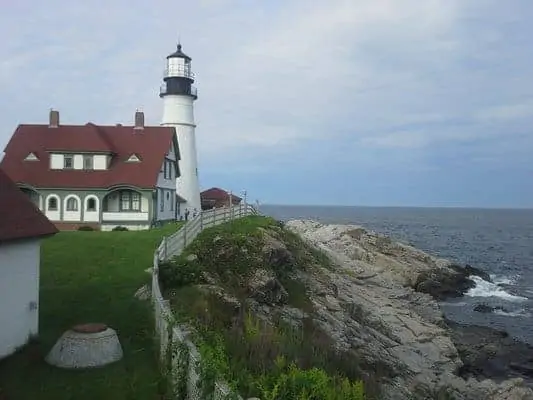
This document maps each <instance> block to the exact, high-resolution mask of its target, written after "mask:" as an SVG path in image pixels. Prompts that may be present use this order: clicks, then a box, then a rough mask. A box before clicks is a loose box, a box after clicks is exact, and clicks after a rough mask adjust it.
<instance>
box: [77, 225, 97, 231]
mask: <svg viewBox="0 0 533 400" xmlns="http://www.w3.org/2000/svg"><path fill="white" fill-rule="evenodd" d="M78 230H79V231H86V232H89V231H94V228H93V227H92V226H89V225H82V226H80V227H79V228H78Z"/></svg>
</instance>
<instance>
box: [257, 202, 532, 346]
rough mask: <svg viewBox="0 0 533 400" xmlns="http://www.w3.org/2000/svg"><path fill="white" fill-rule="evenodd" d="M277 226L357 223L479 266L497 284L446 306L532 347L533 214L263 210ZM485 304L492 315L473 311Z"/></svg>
mask: <svg viewBox="0 0 533 400" xmlns="http://www.w3.org/2000/svg"><path fill="white" fill-rule="evenodd" d="M260 211H261V212H262V213H263V214H266V215H270V216H272V217H274V218H276V219H279V220H284V221H286V220H289V219H313V220H317V221H320V222H322V223H326V224H357V225H361V226H363V227H366V228H368V229H371V230H373V231H376V232H379V233H383V234H386V235H389V236H391V237H392V238H393V239H396V240H398V241H401V242H404V243H408V244H411V245H413V246H415V247H417V248H419V249H421V250H424V251H426V252H428V253H430V254H433V255H436V256H439V257H443V258H447V259H450V260H452V261H454V262H457V263H459V264H462V265H464V264H470V265H472V266H474V267H478V268H480V269H482V270H484V271H486V272H488V273H489V274H490V276H491V279H492V282H487V281H484V280H482V279H478V278H475V281H476V286H475V287H474V288H473V289H471V290H470V291H469V292H467V293H466V295H465V296H463V297H462V298H459V299H452V300H447V301H445V302H443V303H441V308H442V310H443V311H444V313H445V314H446V316H447V317H448V318H449V319H451V320H453V321H456V322H460V323H468V324H474V325H481V326H488V327H493V328H496V329H500V330H505V331H507V332H508V333H509V334H510V335H512V336H514V337H515V338H517V339H519V340H522V341H525V342H527V343H529V344H532V345H533V210H518V209H517V210H512V209H507V210H496V209H461V208H403V207H328V206H282V205H279V206H278V205H261V207H260ZM479 304H485V305H488V306H491V307H495V308H496V310H495V311H494V312H491V313H481V312H477V311H474V307H476V305H479Z"/></svg>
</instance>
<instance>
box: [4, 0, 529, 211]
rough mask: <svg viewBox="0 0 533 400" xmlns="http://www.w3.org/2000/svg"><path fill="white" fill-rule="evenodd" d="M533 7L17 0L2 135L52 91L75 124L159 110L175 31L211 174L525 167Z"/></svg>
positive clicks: (475, 0) (480, 1)
mask: <svg viewBox="0 0 533 400" xmlns="http://www.w3.org/2000/svg"><path fill="white" fill-rule="evenodd" d="M531 18H533V7H531V6H530V4H529V0H515V1H514V2H512V3H509V4H506V5H503V4H502V3H501V2H498V1H496V0H472V1H469V2H465V1H460V0H426V1H424V2H420V1H419V0H403V1H401V2H399V1H397V0H375V1H366V0H332V1H328V2H318V1H304V0H288V1H284V2H281V1H273V2H263V3H255V4H250V3H248V2H245V1H242V0H201V1H199V2H188V3H184V2H173V1H170V0H162V1H160V2H158V3H157V5H152V4H151V3H150V4H149V3H139V4H138V5H136V7H131V6H130V5H129V3H127V2H126V1H124V0H109V1H105V2H104V1H103V0H93V1H90V2H85V3H72V2H70V3H65V2H61V1H59V0H51V1H49V2H47V3H46V4H45V3H35V2H29V1H28V0H26V1H21V2H18V3H16V4H15V3H13V4H11V5H9V6H6V7H4V10H3V13H2V15H1V16H0V34H2V35H3V36H4V37H9V38H10V40H8V41H3V42H2V43H1V44H0V50H1V51H2V54H3V60H2V61H1V62H0V90H1V93H2V96H4V101H3V104H4V106H3V108H2V109H1V111H0V113H1V116H2V121H3V122H2V124H3V126H2V132H3V133H0V146H3V145H4V144H5V143H6V142H7V140H8V138H9V135H10V133H11V132H12V131H13V130H14V128H15V127H16V125H17V124H18V123H22V122H44V121H45V120H46V118H47V111H48V109H49V108H50V107H51V106H53V107H55V108H57V109H59V110H60V111H61V117H62V121H65V122H70V123H85V122H87V121H93V122H95V123H117V122H122V123H131V121H132V120H133V113H134V111H135V109H136V108H138V107H141V108H142V109H143V110H144V111H145V113H146V117H147V121H148V122H149V123H153V124H157V123H159V121H160V118H161V112H162V103H161V99H159V97H158V88H159V84H160V83H161V77H162V71H163V68H164V61H165V55H166V54H168V53H170V52H171V51H173V49H174V46H175V42H176V40H177V38H178V36H180V37H181V41H182V43H183V45H184V50H185V52H186V53H188V54H189V55H190V56H191V57H192V58H193V67H194V69H195V72H196V74H197V82H196V84H197V86H198V89H199V99H198V102H197V103H196V109H195V112H196V118H197V122H198V128H197V139H198V140H197V142H198V146H199V159H200V160H201V162H202V164H201V168H200V170H201V171H205V172H202V173H203V174H205V176H207V177H208V176H209V174H210V173H211V171H213V170H214V169H218V168H219V166H220V165H225V166H226V168H225V171H226V172H225V173H226V174H227V176H228V177H229V176H231V177H237V176H240V175H239V174H241V173H242V171H243V170H246V169H248V171H249V173H248V174H247V176H251V175H253V174H257V175H258V176H259V175H261V174H265V173H267V172H268V171H271V173H279V171H282V170H283V168H285V171H288V172H287V173H292V172H294V171H296V170H301V171H309V174H308V175H309V182H312V176H313V175H314V174H315V175H316V174H318V173H319V172H320V173H322V171H323V170H324V169H325V170H335V169H338V170H341V171H343V174H348V173H349V172H350V171H359V170H361V169H364V168H367V167H368V166H372V167H371V169H369V171H371V172H369V174H370V175H369V177H368V179H369V182H370V181H372V182H377V180H378V179H379V180H382V179H386V178H383V177H382V176H381V175H380V176H379V177H378V175H376V176H373V175H372V174H373V172H372V171H374V168H375V170H379V171H386V170H387V171H390V170H392V169H396V170H398V171H402V169H403V171H404V172H405V173H404V175H407V171H410V172H409V174H411V173H413V171H426V172H427V173H430V172H434V171H437V170H438V171H444V170H446V166H450V168H451V167H453V166H456V167H457V168H459V167H458V166H459V165H461V166H462V168H466V167H467V166H469V165H470V164H469V163H470V162H471V167H472V168H474V169H475V168H485V166H486V165H488V163H489V160H492V161H490V162H493V161H494V160H495V159H497V160H498V165H501V166H502V165H506V166H513V165H514V166H516V168H518V167H519V166H523V163H524V159H525V157H526V155H527V154H528V151H529V152H530V151H531V150H533V143H532V142H531V140H530V139H528V136H527V135H528V134H529V135H531V126H532V125H533V124H532V122H533V115H532V113H533V111H532V110H533V86H531V85H529V84H528V83H529V82H530V80H531V79H530V74H531V70H533V56H532V55H531V54H530V52H527V51H526V50H525V49H527V48H528V46H529V40H530V39H529V38H530V37H531V34H533V29H532V28H531V27H530V22H529V21H530V20H531ZM516 154H519V156H518V157H517V156H516ZM376 157H377V158H376ZM405 160H408V161H405ZM468 160H470V161H468ZM494 162H495V161H494ZM322 164H327V167H325V166H324V165H322ZM368 168H370V167H368ZM287 169H289V170H287ZM319 170H320V171H319ZM239 171H241V172H239ZM291 171H292V172H291ZM426 172H424V173H426ZM223 173H224V171H217V174H218V175H217V176H219V175H220V174H223ZM337 175H338V176H340V175H339V174H337ZM400 175H401V174H400ZM342 176H344V175H342ZM406 179H407V178H406ZM310 184H311V183H310ZM379 184H380V185H381V186H380V187H382V186H383V184H384V183H383V182H382V181H380V182H379ZM272 185H274V186H272V187H274V188H275V184H274V183H272ZM376 185H377V183H376ZM376 187H377V186H376ZM272 190H275V189H272ZM346 190H348V189H346ZM376 193H381V192H379V191H377V192H376ZM444 195H445V194H444ZM280 196H281V197H280V198H282V197H283V194H280ZM280 201H281V200H280Z"/></svg>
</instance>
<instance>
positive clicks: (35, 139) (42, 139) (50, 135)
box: [0, 123, 175, 188]
mask: <svg viewBox="0 0 533 400" xmlns="http://www.w3.org/2000/svg"><path fill="white" fill-rule="evenodd" d="M174 132H175V131H174V128H171V127H161V126H146V127H144V129H143V130H134V129H133V127H132V126H122V125H117V126H97V125H94V124H92V123H88V124H86V125H60V126H59V127H57V128H49V127H48V125H19V127H18V128H17V130H16V131H15V133H14V134H13V136H12V137H11V140H10V141H9V143H8V144H7V147H6V149H5V156H4V159H3V160H2V162H1V163H0V166H1V167H2V168H3V169H4V171H5V173H6V174H7V175H9V177H10V178H11V179H12V180H13V181H15V182H17V183H25V184H28V185H31V186H35V187H41V188H108V187H111V186H115V185H121V184H124V185H132V186H137V187H139V188H154V187H155V185H156V183H157V177H158V175H159V171H160V169H161V165H162V164H163V160H164V158H165V154H166V153H167V152H168V150H169V149H170V144H171V143H172V140H173V137H174ZM53 151H58V152H70V153H76V152H95V153H102V152H104V153H112V154H114V156H113V158H112V161H111V164H110V166H109V169H107V170H103V171H99V170H91V171H82V170H51V169H50V152H53ZM29 153H33V154H35V155H36V156H37V158H38V159H39V160H38V161H24V159H25V158H26V156H27V155H28V154H29ZM133 153H135V154H136V155H137V156H138V157H139V158H140V159H141V162H125V161H126V160H127V159H128V158H129V157H130V156H131V155H132V154H133Z"/></svg>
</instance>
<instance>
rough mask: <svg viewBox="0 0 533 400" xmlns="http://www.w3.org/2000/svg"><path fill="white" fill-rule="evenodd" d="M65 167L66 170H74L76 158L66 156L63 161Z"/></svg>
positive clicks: (69, 155)
mask: <svg viewBox="0 0 533 400" xmlns="http://www.w3.org/2000/svg"><path fill="white" fill-rule="evenodd" d="M63 167H64V168H65V169H72V168H74V156H73V155H71V154H65V157H64V159H63Z"/></svg>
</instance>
